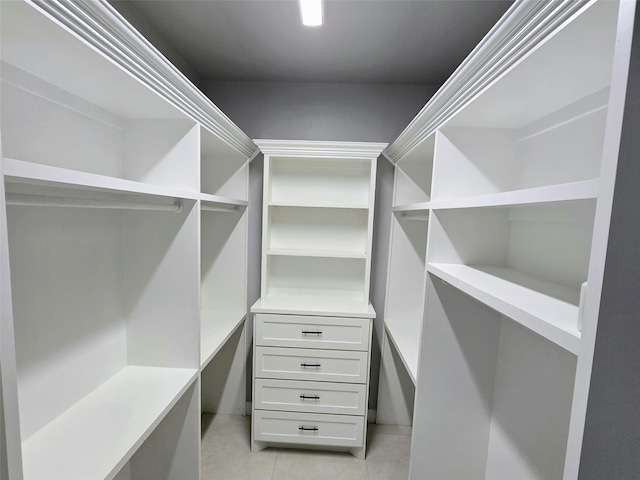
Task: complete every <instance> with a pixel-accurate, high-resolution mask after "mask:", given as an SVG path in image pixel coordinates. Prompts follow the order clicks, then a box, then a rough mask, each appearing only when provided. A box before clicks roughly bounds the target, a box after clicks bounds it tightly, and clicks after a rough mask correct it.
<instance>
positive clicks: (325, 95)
mask: <svg viewBox="0 0 640 480" xmlns="http://www.w3.org/2000/svg"><path fill="white" fill-rule="evenodd" d="M206 87H207V88H206V90H205V93H206V94H207V95H209V97H210V98H211V99H212V100H213V102H214V103H215V104H216V105H217V106H218V107H220V109H221V110H222V111H223V112H225V114H226V115H227V116H228V117H229V118H231V120H233V121H234V122H235V123H236V124H237V125H238V126H239V127H240V128H241V129H242V130H244V132H245V133H246V134H247V135H249V136H250V137H251V138H263V139H278V140H336V141H358V142H388V143H390V142H392V141H393V140H395V138H396V137H397V136H398V134H400V132H402V130H403V129H404V128H405V127H406V126H407V125H408V124H409V122H410V121H411V120H412V119H413V117H414V116H415V114H416V113H418V111H419V110H420V109H421V108H422V107H423V106H424V104H425V103H426V102H427V101H428V100H429V98H431V95H433V93H435V91H436V87H433V86H425V85H422V86H420V85H418V86H416V85H369V84H367V85H363V84H322V83H276V82H274V83H266V82H265V83H261V82H211V83H208V84H207V85H206ZM262 173H263V161H262V157H261V156H260V157H258V158H256V159H255V160H254V161H253V162H252V163H251V169H250V179H249V184H250V188H251V192H250V198H249V200H250V205H251V206H250V216H249V306H251V305H252V304H253V303H254V302H255V301H256V300H257V298H258V297H259V295H260V261H261V257H260V249H261V226H262V225H261V223H262V218H261V216H260V214H261V211H262V196H261V195H262V183H261V182H262ZM392 193H393V166H392V165H391V164H390V163H389V162H388V161H387V160H386V159H384V158H383V157H381V158H379V159H378V177H377V183H376V208H375V219H374V231H373V250H372V264H371V275H372V278H371V302H372V304H373V307H374V308H375V310H376V312H377V314H378V317H377V318H376V320H375V334H374V338H373V347H372V355H371V389H370V394H369V405H370V408H373V409H375V408H376V406H377V398H378V376H379V371H380V345H381V342H382V333H383V321H384V318H383V314H384V301H385V291H386V281H387V258H388V255H389V229H390V225H391V201H392V198H391V196H392ZM249 365H250V363H249ZM250 378H251V375H250V374H249V375H248V379H249V381H250ZM248 387H250V383H248ZM247 391H248V392H251V388H247Z"/></svg>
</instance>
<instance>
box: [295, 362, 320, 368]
mask: <svg viewBox="0 0 640 480" xmlns="http://www.w3.org/2000/svg"><path fill="white" fill-rule="evenodd" d="M300 366H301V367H302V368H320V367H321V366H322V365H320V364H319V363H301V364H300Z"/></svg>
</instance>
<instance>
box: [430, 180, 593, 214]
mask: <svg viewBox="0 0 640 480" xmlns="http://www.w3.org/2000/svg"><path fill="white" fill-rule="evenodd" d="M598 185H599V182H598V180H584V181H581V182H572V183H565V184H560V185H550V186H545V187H537V188H525V189H522V190H512V191H509V192H502V193H494V194H487V195H478V196H474V197H461V198H455V199H449V200H439V201H433V202H431V203H430V205H429V206H430V208H432V209H434V210H444V209H451V208H470V207H493V206H509V205H537V204H541V203H552V202H568V201H573V200H588V199H595V198H597V196H598Z"/></svg>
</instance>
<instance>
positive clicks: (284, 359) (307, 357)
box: [254, 346, 369, 383]
mask: <svg viewBox="0 0 640 480" xmlns="http://www.w3.org/2000/svg"><path fill="white" fill-rule="evenodd" d="M367 358H368V355H367V352H358V351H347V350H317V349H303V348H277V347H259V346H258V347H256V357H255V370H254V376H255V377H256V378H279V379H283V380H287V379H292V380H311V381H323V382H347V383H366V382H367V375H368V370H369V362H368V360H367Z"/></svg>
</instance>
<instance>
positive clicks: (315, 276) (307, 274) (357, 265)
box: [264, 256, 368, 304]
mask: <svg viewBox="0 0 640 480" xmlns="http://www.w3.org/2000/svg"><path fill="white" fill-rule="evenodd" d="M367 261H368V259H362V258H335V257H334V258H328V257H324V258H323V257H292V256H268V258H267V263H266V268H267V269H268V272H269V280H268V285H267V290H266V291H265V292H264V294H265V295H266V296H267V297H270V296H274V297H275V296H278V295H282V294H283V293H284V294H296V293H294V292H300V293H301V294H304V292H318V293H320V294H321V295H323V296H330V297H346V298H350V299H353V301H359V302H360V303H361V304H365V303H367V301H368V295H367V294H368V291H367V292H365V287H366V285H365V274H366V266H367ZM365 295H367V296H366V297H365Z"/></svg>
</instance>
